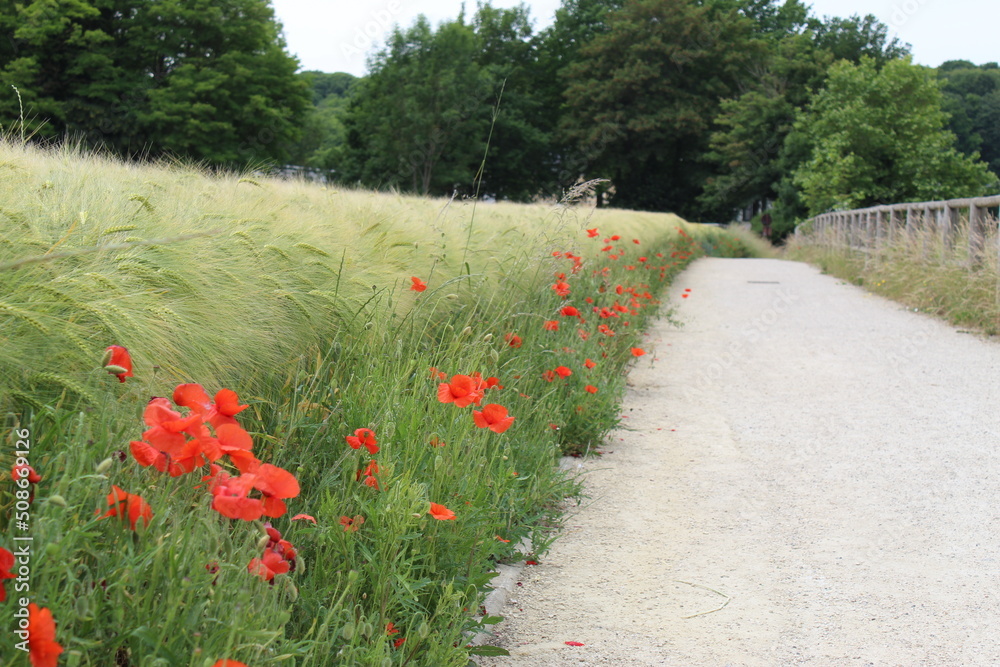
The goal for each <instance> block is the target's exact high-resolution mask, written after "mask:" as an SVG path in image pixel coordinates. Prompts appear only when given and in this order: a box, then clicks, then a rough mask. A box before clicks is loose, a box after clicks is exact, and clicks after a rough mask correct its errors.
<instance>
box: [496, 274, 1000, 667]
mask: <svg viewBox="0 0 1000 667" xmlns="http://www.w3.org/2000/svg"><path fill="white" fill-rule="evenodd" d="M685 288H690V289H691V292H690V298H687V299H683V300H682V299H681V298H680V295H681V292H682V290H683V289H685ZM670 304H671V305H673V306H674V307H675V308H676V312H675V314H674V318H675V319H676V320H678V321H679V322H681V326H675V325H672V324H671V323H669V322H668V321H666V320H661V321H660V322H659V323H658V324H657V325H656V327H655V328H654V329H653V330H652V331H651V334H650V345H649V347H652V348H654V354H650V355H647V356H646V357H643V358H642V359H641V360H639V363H638V364H637V365H636V366H635V368H634V369H633V370H632V372H631V375H630V390H629V392H628V395H627V396H626V398H625V402H624V406H623V411H624V412H623V414H625V415H626V416H627V419H625V420H624V422H623V423H624V426H625V428H623V429H621V430H619V431H617V432H615V433H613V434H612V437H611V439H610V441H609V443H608V445H607V447H606V448H605V449H606V450H607V451H608V453H607V454H606V455H605V456H603V457H602V458H599V459H594V460H589V461H586V462H585V463H583V464H578V465H580V467H581V469H582V470H583V471H584V472H585V481H586V483H585V488H586V493H587V495H588V499H586V500H585V501H584V502H583V503H582V504H581V505H580V506H579V507H576V508H573V509H571V511H570V514H569V516H568V518H567V521H566V527H565V530H564V531H563V533H562V534H561V535H560V537H559V539H558V540H557V541H556V543H555V544H554V546H553V548H552V549H551V551H550V552H549V553H548V554H547V555H546V556H545V557H544V558H543V559H542V561H541V563H540V564H539V565H537V566H529V567H527V568H526V569H525V570H524V571H523V572H522V574H521V577H520V582H521V583H520V585H518V586H517V587H516V588H515V589H514V593H513V594H512V598H511V601H510V602H508V604H507V605H506V606H505V608H504V610H503V613H504V615H505V616H506V617H507V621H505V622H504V623H503V624H502V625H501V626H499V633H498V635H499V636H498V637H497V639H496V642H495V643H497V644H499V645H501V646H504V647H506V648H508V649H509V650H510V652H511V654H512V657H509V658H482V659H480V664H482V665H496V666H503V667H541V666H556V665H679V666H680V665H683V666H699V665H719V666H726V665H732V666H736V665H766V666H769V667H770V666H773V665H837V666H839V665H878V666H882V665H907V666H910V665H935V666H936V665H991V664H992V665H1000V628H998V626H1000V382H998V380H1000V345H997V344H996V343H995V342H991V341H987V340H983V339H981V338H979V337H977V336H975V335H970V334H965V333H963V332H960V331H957V330H956V329H954V328H952V327H950V326H947V325H945V324H942V323H940V322H937V321H935V320H932V319H930V318H928V317H925V316H922V315H919V314H916V313H913V312H907V311H905V310H904V309H903V308H902V307H901V306H899V305H898V304H895V303H892V302H889V301H886V300H884V299H882V298H880V297H876V296H872V295H870V294H868V293H866V292H864V291H863V290H861V289H859V288H857V287H854V286H851V285H846V284H843V283H840V282H839V281H837V280H836V279H835V278H832V277H830V276H824V275H821V274H820V273H819V272H818V271H817V270H816V269H814V268H811V267H809V266H807V265H804V264H799V263H794V262H784V261H780V260H731V259H703V260H700V261H698V262H696V263H695V264H694V265H693V266H692V267H691V268H690V269H689V270H688V271H687V272H685V273H684V274H683V275H682V276H680V278H679V280H678V282H677V283H676V286H675V288H674V291H673V292H672V293H671V295H670ZM724 604H725V607H723V608H721V609H720V607H722V606H723V605H724ZM713 610H717V611H713ZM567 641H574V642H582V643H583V644H585V646H582V647H574V646H568V645H566V644H565V642H567Z"/></svg>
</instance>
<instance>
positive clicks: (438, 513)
mask: <svg viewBox="0 0 1000 667" xmlns="http://www.w3.org/2000/svg"><path fill="white" fill-rule="evenodd" d="M427 513H428V514H430V515H431V516H432V517H434V518H435V519H437V520H438V521H453V520H454V519H455V513H454V512H452V511H451V510H450V509H448V508H447V507H445V506H444V505H438V504H437V503H431V508H430V509H429V510H427Z"/></svg>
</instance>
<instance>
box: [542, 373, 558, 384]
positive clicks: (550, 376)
mask: <svg viewBox="0 0 1000 667" xmlns="http://www.w3.org/2000/svg"><path fill="white" fill-rule="evenodd" d="M542 379H543V380H545V381H546V382H552V381H553V380H555V379H556V372H555V371H544V372H543V373H542Z"/></svg>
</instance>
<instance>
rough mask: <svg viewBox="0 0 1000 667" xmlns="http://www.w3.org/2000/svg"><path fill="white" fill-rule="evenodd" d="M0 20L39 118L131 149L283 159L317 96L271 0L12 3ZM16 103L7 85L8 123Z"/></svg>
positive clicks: (2, 76)
mask: <svg viewBox="0 0 1000 667" xmlns="http://www.w3.org/2000/svg"><path fill="white" fill-rule="evenodd" d="M11 5H12V6H11ZM0 31H3V34H2V36H0V43H4V46H2V47H0V58H3V60H0V82H2V83H3V84H4V86H3V87H4V89H5V90H9V87H8V86H9V85H10V84H12V85H16V86H17V87H18V89H19V90H20V91H21V94H22V97H23V98H24V101H25V103H26V105H27V106H28V112H29V114H28V115H29V116H30V117H31V122H32V124H33V125H32V129H35V130H39V132H40V134H42V135H43V136H44V135H48V136H60V135H70V136H73V137H74V138H78V139H82V140H83V141H84V142H86V143H89V144H91V145H102V146H104V147H106V148H110V149H112V150H114V151H116V152H118V153H119V154H122V155H126V156H135V155H140V154H143V155H145V154H151V155H158V154H163V153H173V154H179V155H184V156H190V157H193V158H196V159H199V160H203V161H205V162H208V163H212V164H226V165H241V164H246V163H248V162H256V161H260V160H279V161H280V160H283V159H284V157H285V156H286V155H287V150H288V147H289V144H291V143H293V142H294V141H295V140H296V139H297V133H298V124H299V121H300V120H301V118H302V116H303V114H304V112H305V110H306V107H307V104H308V91H307V89H306V87H305V85H304V84H303V83H302V82H301V81H299V80H298V79H296V77H295V76H294V73H295V70H296V68H297V63H296V61H295V59H294V58H292V57H290V56H289V55H288V54H287V53H285V50H284V42H283V40H282V38H281V35H280V26H278V24H277V23H276V22H275V20H274V12H273V10H272V9H271V7H270V5H269V4H268V2H267V0H217V1H216V0H158V1H157V2H150V1H148V0H33V1H31V2H25V3H23V4H14V3H6V4H5V6H4V8H3V9H0ZM17 114H18V109H17V101H16V99H12V98H11V97H10V96H8V95H6V94H5V95H0V123H3V124H4V125H9V124H11V123H12V122H13V121H14V119H16V118H17Z"/></svg>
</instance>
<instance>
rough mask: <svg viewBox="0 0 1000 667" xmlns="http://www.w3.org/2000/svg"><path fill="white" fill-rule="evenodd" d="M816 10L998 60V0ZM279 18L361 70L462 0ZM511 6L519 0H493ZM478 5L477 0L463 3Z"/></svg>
mask: <svg viewBox="0 0 1000 667" xmlns="http://www.w3.org/2000/svg"><path fill="white" fill-rule="evenodd" d="M806 2H807V4H811V5H812V7H813V12H812V13H813V15H815V16H821V17H822V16H843V17H847V16H850V15H852V14H861V15H865V14H874V15H875V16H876V17H878V19H879V20H880V21H882V22H883V23H885V24H886V25H888V26H889V28H890V33H891V34H894V35H896V36H898V37H899V38H900V39H901V40H902V41H904V42H908V43H910V44H911V45H912V47H913V49H912V50H913V56H914V61H915V62H917V63H919V64H921V65H930V66H932V67H937V66H938V65H940V64H941V63H942V62H944V61H946V60H959V59H961V60H971V61H972V62H974V63H976V64H982V63H986V62H991V61H1000V39H998V37H1000V0H812V1H811V3H810V2H809V0H806ZM271 3H272V5H273V6H274V10H275V14H276V15H277V17H278V20H279V21H281V23H282V24H283V25H284V30H285V39H286V40H287V42H288V50H289V51H290V52H291V53H292V54H294V55H296V56H298V58H299V62H300V63H301V65H302V69H315V70H321V71H324V72H350V73H351V74H354V75H357V76H361V75H363V74H365V72H366V66H365V57H366V56H367V55H368V53H370V52H371V51H373V50H377V49H378V48H379V47H381V45H382V44H383V43H384V41H385V36H386V34H387V33H388V32H389V31H391V29H392V26H393V25H394V24H399V25H402V26H409V25H410V24H412V23H413V20H414V19H415V18H416V17H417V15H418V14H424V15H425V16H427V18H428V19H429V20H430V22H431V24H432V25H437V24H438V23H440V22H441V21H445V20H448V19H454V18H455V17H457V16H458V13H459V10H460V8H461V6H462V0H374V1H367V0H356V1H355V2H343V1H342V0H271ZM492 4H493V6H494V7H513V6H516V5H518V4H520V0H493V1H492ZM525 4H527V5H528V6H529V7H530V8H531V16H532V17H533V18H534V21H535V30H536V31H538V30H541V29H542V28H544V27H546V26H548V25H549V24H551V23H552V20H553V18H554V15H555V10H556V8H558V7H559V5H560V4H561V2H560V0H534V1H532V2H526V3H525ZM465 5H466V15H467V16H469V15H471V14H472V13H473V12H475V8H476V2H475V0H468V1H467V2H466V3H465Z"/></svg>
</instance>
